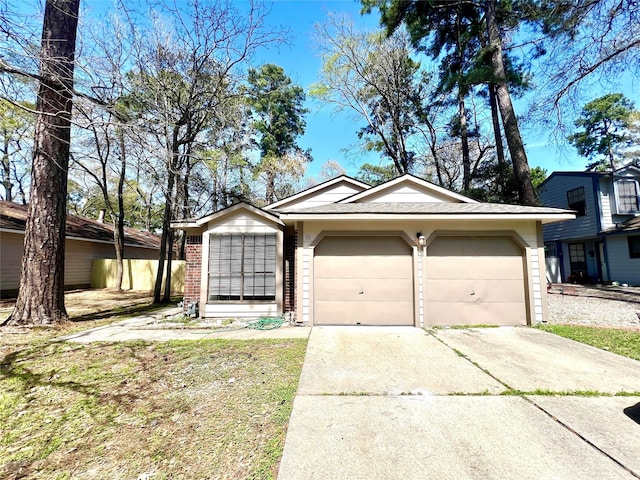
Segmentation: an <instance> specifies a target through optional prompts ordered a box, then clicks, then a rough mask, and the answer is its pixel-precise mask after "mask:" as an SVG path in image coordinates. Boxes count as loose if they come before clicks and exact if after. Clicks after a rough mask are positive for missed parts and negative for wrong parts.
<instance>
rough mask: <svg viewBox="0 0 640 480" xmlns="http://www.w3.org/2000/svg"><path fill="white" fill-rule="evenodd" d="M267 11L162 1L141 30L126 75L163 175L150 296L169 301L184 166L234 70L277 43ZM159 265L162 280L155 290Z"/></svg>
mask: <svg viewBox="0 0 640 480" xmlns="http://www.w3.org/2000/svg"><path fill="white" fill-rule="evenodd" d="M172 5H173V6H172ZM166 14H169V15H168V16H166ZM266 14H267V11H266V9H265V8H264V7H263V6H262V5H261V4H259V3H255V2H253V1H251V2H250V4H249V7H248V11H247V13H246V14H245V13H241V12H240V11H239V10H238V9H237V8H235V6H234V5H233V4H232V2H230V1H224V0H218V1H214V2H210V3H209V2H201V1H199V0H193V1H191V2H190V3H188V4H187V5H186V6H183V5H182V4H180V5H177V6H176V5H175V4H170V3H167V4H166V5H161V6H159V7H157V8H156V9H152V10H151V17H152V18H151V24H152V28H151V29H147V30H142V29H140V30H139V37H138V41H137V42H136V45H135V51H136V59H135V71H134V72H132V73H131V74H130V76H129V78H130V80H131V99H132V103H133V104H134V105H136V108H137V109H138V114H139V115H140V116H141V118H144V119H145V121H146V125H147V127H148V133H149V134H150V135H151V136H152V141H153V143H154V144H155V147H156V151H157V152H158V155H157V157H158V160H159V161H160V164H159V165H158V167H159V169H158V171H159V172H161V175H160V176H161V177H164V198H165V207H164V213H163V221H162V239H161V246H160V255H159V265H158V274H157V277H156V284H155V288H154V301H155V302H160V301H161V300H162V301H168V300H169V299H170V295H171V291H170V288H169V285H170V278H171V260H172V251H173V238H172V231H171V228H170V222H171V220H172V218H173V215H174V212H176V205H175V203H176V201H179V199H180V198H181V195H182V194H183V193H184V192H188V188H189V186H188V185H189V183H188V182H189V181H190V176H189V175H188V174H187V172H189V171H191V170H192V169H193V168H194V164H195V163H196V162H198V161H200V160H201V158H200V157H198V156H197V154H198V153H199V152H201V150H202V149H201V148H200V147H201V146H202V145H204V144H205V142H206V140H207V131H208V129H209V127H210V125H211V124H212V123H214V122H215V117H216V112H217V110H218V107H219V106H220V105H222V104H223V103H224V100H225V99H226V98H227V96H228V95H229V92H234V91H235V89H233V88H229V86H230V85H233V84H234V83H235V82H236V81H237V80H238V79H239V76H240V73H241V72H240V71H239V70H240V69H241V68H242V67H243V66H244V65H245V63H246V61H247V60H248V59H249V58H250V57H251V55H252V54H253V53H254V52H255V51H256V49H258V48H260V47H262V46H264V45H268V44H272V43H274V42H279V41H281V38H282V36H281V32H274V31H271V30H268V29H267V28H266V27H265V15H266ZM167 18H169V21H167V20H166V19H167ZM178 187H180V188H179V189H178ZM177 192H178V193H177ZM183 207H184V204H183ZM182 212H183V213H185V212H184V208H182ZM165 263H166V272H167V277H166V282H165V283H166V286H165V289H164V294H163V295H161V294H162V278H163V272H164V270H165Z"/></svg>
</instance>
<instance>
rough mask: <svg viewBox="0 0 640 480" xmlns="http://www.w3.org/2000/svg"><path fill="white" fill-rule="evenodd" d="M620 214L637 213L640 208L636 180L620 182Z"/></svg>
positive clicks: (617, 185)
mask: <svg viewBox="0 0 640 480" xmlns="http://www.w3.org/2000/svg"><path fill="white" fill-rule="evenodd" d="M616 187H617V193H618V212H619V213H635V212H637V211H638V210H639V208H638V182H636V181H635V180H618V181H617V182H616Z"/></svg>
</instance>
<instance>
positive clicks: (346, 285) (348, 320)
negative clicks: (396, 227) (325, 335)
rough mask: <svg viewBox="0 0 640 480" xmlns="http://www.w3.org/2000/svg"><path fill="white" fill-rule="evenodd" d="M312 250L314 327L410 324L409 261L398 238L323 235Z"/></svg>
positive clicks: (411, 289) (407, 249)
mask: <svg viewBox="0 0 640 480" xmlns="http://www.w3.org/2000/svg"><path fill="white" fill-rule="evenodd" d="M314 250H315V252H314V282H313V285H314V292H313V298H314V317H315V318H314V323H315V324H316V325H414V302H413V298H414V283H413V257H412V249H411V247H410V246H409V245H408V244H407V242H405V241H404V240H403V239H402V238H401V237H399V236H326V237H324V238H323V239H322V240H321V241H320V243H319V244H318V245H317V246H316V247H315V249H314Z"/></svg>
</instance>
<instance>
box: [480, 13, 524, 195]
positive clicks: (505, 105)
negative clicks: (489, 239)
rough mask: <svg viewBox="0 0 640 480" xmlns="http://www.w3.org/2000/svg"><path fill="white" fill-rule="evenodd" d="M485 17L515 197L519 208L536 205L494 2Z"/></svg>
mask: <svg viewBox="0 0 640 480" xmlns="http://www.w3.org/2000/svg"><path fill="white" fill-rule="evenodd" d="M485 17H486V20H487V31H488V33H489V47H490V48H491V66H492V69H493V76H494V78H495V79H496V96H497V99H498V106H499V108H500V115H501V116H502V125H503V126H504V133H505V136H506V138H507V145H508V147H509V153H510V154H511V162H512V163H513V173H514V176H515V178H516V183H517V184H518V196H519V198H520V203H521V204H522V205H535V204H536V194H535V191H534V190H533V185H532V184H531V173H530V171H529V162H528V161H527V154H526V152H525V150H524V143H523V142H522V137H521V136H520V129H519V127H518V119H517V118H516V114H515V111H514V109H513V104H512V103H511V95H510V94H509V87H508V86H507V75H506V72H505V68H504V59H503V56H502V39H501V38H500V31H499V30H498V21H497V19H496V0H485Z"/></svg>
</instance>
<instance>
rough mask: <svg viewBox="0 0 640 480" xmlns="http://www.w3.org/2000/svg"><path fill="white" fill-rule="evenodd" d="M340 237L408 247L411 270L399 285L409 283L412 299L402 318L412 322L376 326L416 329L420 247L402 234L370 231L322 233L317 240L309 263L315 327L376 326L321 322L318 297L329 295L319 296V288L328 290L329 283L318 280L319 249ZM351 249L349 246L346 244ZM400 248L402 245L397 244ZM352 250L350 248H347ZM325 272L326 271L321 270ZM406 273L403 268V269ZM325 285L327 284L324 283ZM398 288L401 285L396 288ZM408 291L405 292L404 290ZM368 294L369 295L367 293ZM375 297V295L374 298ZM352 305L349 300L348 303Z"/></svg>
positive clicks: (391, 322)
mask: <svg viewBox="0 0 640 480" xmlns="http://www.w3.org/2000/svg"><path fill="white" fill-rule="evenodd" d="M336 237H349V238H353V239H356V240H357V239H364V238H381V237H386V238H390V239H397V240H400V241H401V244H402V245H406V247H407V255H408V259H407V260H408V265H407V264H406V263H405V267H406V268H407V269H408V270H407V274H408V275H407V276H404V275H401V277H402V279H401V280H399V282H403V281H404V282H405V283H406V287H408V288H409V295H408V298H407V297H405V302H403V303H404V306H405V307H404V314H403V315H402V318H408V316H410V319H409V320H407V321H402V322H399V321H397V320H396V321H394V319H395V318H397V317H394V319H392V320H390V321H389V322H388V323H385V322H381V321H376V323H374V324H376V325H383V324H389V325H400V324H402V325H411V326H413V325H415V324H416V319H417V318H418V312H417V309H416V308H417V305H416V303H417V302H416V300H415V299H416V298H417V297H418V292H417V282H416V278H415V272H416V271H417V250H416V245H415V242H413V241H412V239H411V238H410V237H409V236H408V235H407V234H406V233H405V232H402V231H369V232H361V231H358V232H354V231H344V232H342V231H340V232H338V231H327V232H322V233H320V234H319V235H318V236H317V237H316V238H315V240H314V242H313V244H312V245H311V246H310V247H311V258H310V260H311V261H310V262H309V267H310V269H309V280H310V283H311V285H310V288H309V290H310V294H311V295H310V302H309V303H310V305H311V306H312V315H311V321H312V324H314V325H318V324H322V325H331V324H344V325H349V324H351V325H356V324H362V325H367V324H368V325H371V324H372V323H370V322H367V321H365V320H363V321H361V322H357V321H356V322H354V323H348V322H342V321H336V322H330V321H329V322H328V321H323V319H322V318H321V313H320V311H321V310H320V309H319V308H317V307H318V303H317V302H319V301H322V300H320V299H319V298H318V297H317V294H318V293H319V294H320V295H323V294H326V293H327V292H317V291H316V290H317V288H318V286H319V285H320V284H322V285H324V286H327V285H328V282H327V279H324V280H323V279H318V278H317V272H316V257H317V254H316V250H315V249H316V248H317V247H318V246H319V245H320V244H321V242H322V241H323V240H325V239H327V238H336ZM346 245H347V246H348V243H347V244H346ZM396 245H397V246H398V247H399V246H400V245H398V244H396ZM347 248H348V247H347ZM382 262H384V260H382ZM321 268H324V267H321ZM401 270H402V267H401ZM361 280H363V281H364V282H365V283H366V282H367V279H366V275H365V277H363V279H361ZM322 282H323V283H322ZM369 285H370V287H375V285H374V284H371V283H370V284H369ZM396 286H397V285H396ZM403 291H404V290H403ZM365 294H366V292H365ZM372 295H374V294H372ZM336 301H337V302H338V303H339V302H340V300H336ZM347 301H348V300H347ZM409 301H410V305H407V302H409ZM324 306H326V307H331V306H330V305H328V304H325V305H324ZM408 309H410V313H409V312H408ZM388 318H391V316H389V317H388Z"/></svg>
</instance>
